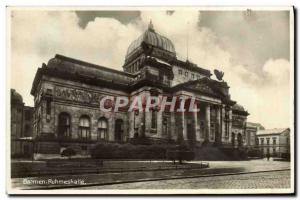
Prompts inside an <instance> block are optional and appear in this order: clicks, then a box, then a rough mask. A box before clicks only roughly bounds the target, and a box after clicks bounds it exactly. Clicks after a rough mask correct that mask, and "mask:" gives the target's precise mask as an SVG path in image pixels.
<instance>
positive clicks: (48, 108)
mask: <svg viewBox="0 0 300 200" xmlns="http://www.w3.org/2000/svg"><path fill="white" fill-rule="evenodd" d="M46 113H47V115H50V114H51V101H50V99H47V101H46Z"/></svg>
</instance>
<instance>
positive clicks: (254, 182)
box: [80, 170, 291, 190]
mask: <svg viewBox="0 0 300 200" xmlns="http://www.w3.org/2000/svg"><path fill="white" fill-rule="evenodd" d="M290 173H291V171H290V170H286V171H275V172H262V173H252V174H241V175H228V176H213V177H201V178H187V179H178V180H163V181H149V182H137V183H126V184H116V185H106V186H94V187H82V188H80V189H82V190H87V189H90V190H95V189H264V188H290V187H291V184H290Z"/></svg>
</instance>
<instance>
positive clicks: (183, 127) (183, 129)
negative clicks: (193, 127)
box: [181, 111, 187, 140]
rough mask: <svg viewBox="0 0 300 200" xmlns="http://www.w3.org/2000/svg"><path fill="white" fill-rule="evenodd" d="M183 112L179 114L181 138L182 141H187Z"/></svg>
mask: <svg viewBox="0 0 300 200" xmlns="http://www.w3.org/2000/svg"><path fill="white" fill-rule="evenodd" d="M185 120H186V119H185V112H183V111H182V112H181V123H182V136H183V140H187V132H186V126H185V124H186V123H185Z"/></svg>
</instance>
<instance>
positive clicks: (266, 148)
mask: <svg viewBox="0 0 300 200" xmlns="http://www.w3.org/2000/svg"><path fill="white" fill-rule="evenodd" d="M257 140H258V147H259V149H260V150H261V152H262V153H263V154H264V155H268V154H269V155H271V156H275V157H277V156H278V157H285V156H286V155H289V154H290V129H289V128H285V129H266V130H259V131H257Z"/></svg>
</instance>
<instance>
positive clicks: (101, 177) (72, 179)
mask: <svg viewBox="0 0 300 200" xmlns="http://www.w3.org/2000/svg"><path fill="white" fill-rule="evenodd" d="M209 163H210V168H205V169H181V170H167V171H166V170H164V171H139V172H125V173H124V172H123V173H107V174H85V175H60V176H43V177H30V178H14V179H12V186H13V187H16V188H19V189H63V188H75V187H83V186H94V185H111V184H118V183H131V182H141V181H154V180H167V179H182V178H193V177H201V176H216V175H225V174H241V173H253V172H261V171H272V170H289V169H290V166H289V163H288V162H278V161H272V162H268V161H263V160H257V161H256V160H254V161H225V162H224V161H214V162H209Z"/></svg>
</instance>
